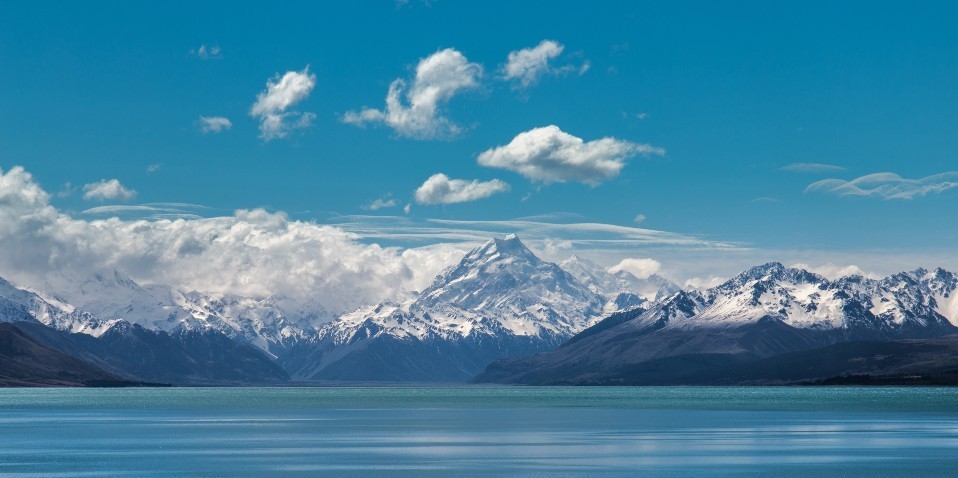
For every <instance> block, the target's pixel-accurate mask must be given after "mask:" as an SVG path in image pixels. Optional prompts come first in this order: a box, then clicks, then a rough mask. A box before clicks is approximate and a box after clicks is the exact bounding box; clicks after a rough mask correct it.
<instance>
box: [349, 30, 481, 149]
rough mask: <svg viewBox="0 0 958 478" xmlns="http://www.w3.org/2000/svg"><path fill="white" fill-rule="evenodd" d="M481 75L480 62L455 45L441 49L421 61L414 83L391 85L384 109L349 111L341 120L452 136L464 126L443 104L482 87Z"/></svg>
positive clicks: (411, 134)
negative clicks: (446, 112)
mask: <svg viewBox="0 0 958 478" xmlns="http://www.w3.org/2000/svg"><path fill="white" fill-rule="evenodd" d="M481 77H482V66H481V65H479V64H478V63H472V62H470V61H469V60H468V59H467V58H466V57H465V56H464V55H463V54H462V53H460V52H459V51H457V50H454V49H452V48H447V49H445V50H440V51H438V52H436V53H433V54H432V55H430V56H428V57H426V58H423V59H422V60H420V61H419V65H417V66H416V77H415V78H414V79H413V80H412V83H411V84H409V85H407V83H406V81H405V80H402V79H397V80H395V81H393V82H392V84H391V85H389V92H388V93H387V94H386V108H385V109H383V110H376V109H372V108H363V109H362V110H359V111H349V112H347V113H346V114H344V115H343V117H342V121H343V122H344V123H347V124H352V125H356V126H365V125H366V124H371V123H384V124H386V125H387V126H389V127H391V128H393V130H395V131H396V133H398V134H399V135H400V136H404V137H407V138H413V139H445V138H451V137H454V136H456V135H457V134H459V133H460V132H461V130H462V129H461V128H460V127H459V126H458V125H456V124H455V123H453V122H452V121H451V120H450V119H449V118H447V117H446V116H445V114H444V112H443V106H444V105H445V104H446V103H448V102H449V100H451V99H452V98H453V97H454V96H455V95H457V94H458V93H460V92H461V91H464V90H468V89H472V88H476V87H477V86H479V79H480V78H481Z"/></svg>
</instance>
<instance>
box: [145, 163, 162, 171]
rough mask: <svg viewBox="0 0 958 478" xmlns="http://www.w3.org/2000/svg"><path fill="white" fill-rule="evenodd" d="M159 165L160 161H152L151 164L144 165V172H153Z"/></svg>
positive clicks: (157, 169)
mask: <svg viewBox="0 0 958 478" xmlns="http://www.w3.org/2000/svg"><path fill="white" fill-rule="evenodd" d="M160 166H161V164H160V163H153V164H151V165H149V166H147V167H146V172H147V173H155V172H157V171H159V170H160Z"/></svg>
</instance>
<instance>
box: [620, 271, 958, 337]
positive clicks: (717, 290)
mask: <svg viewBox="0 0 958 478" xmlns="http://www.w3.org/2000/svg"><path fill="white" fill-rule="evenodd" d="M956 284H958V279H956V277H955V275H954V274H952V273H950V272H947V271H944V270H942V269H937V270H935V271H931V272H929V271H926V270H924V269H918V270H916V271H914V272H903V273H899V274H895V275H893V276H890V277H887V278H885V279H882V280H872V279H868V278H864V277H861V276H849V277H843V278H841V279H838V280H835V281H830V280H828V279H826V278H824V277H822V276H819V275H817V274H813V273H811V272H808V271H805V270H803V269H794V268H787V267H784V266H783V265H782V264H780V263H777V262H772V263H768V264H764V265H762V266H757V267H753V268H751V269H749V270H747V271H745V272H743V273H741V274H739V275H738V276H736V277H733V278H732V279H730V280H728V281H727V282H725V283H723V284H721V285H719V286H717V287H714V288H712V289H708V290H706V291H705V292H703V293H701V294H699V293H695V292H693V291H689V292H683V293H679V294H676V295H673V296H672V297H669V298H667V299H665V300H663V301H660V302H659V303H657V304H655V305H653V306H651V307H649V310H648V312H647V313H646V314H644V315H643V316H642V317H640V318H639V319H638V320H639V322H641V323H643V324H651V323H656V322H661V321H662V320H663V319H666V321H667V323H668V325H670V326H673V327H735V326H739V325H745V324H751V323H755V322H757V321H759V320H762V319H767V318H772V319H775V320H779V321H781V322H782V323H784V324H787V325H789V326H791V327H795V328H801V329H813V330H837V329H841V330H847V331H874V332H881V333H884V332H894V331H898V330H913V329H914V330H919V329H923V328H926V327H939V326H942V325H958V300H956V299H955V295H956V294H955V293H954V291H955V287H956ZM677 301H687V302H688V303H690V304H694V307H686V310H688V311H689V312H694V313H691V314H689V313H682V314H674V315H671V316H670V315H669V314H668V313H664V312H663V311H666V310H669V308H670V307H672V306H674V304H675V303H676V302H677Z"/></svg>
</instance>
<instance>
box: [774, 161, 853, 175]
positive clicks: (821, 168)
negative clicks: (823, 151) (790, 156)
mask: <svg viewBox="0 0 958 478" xmlns="http://www.w3.org/2000/svg"><path fill="white" fill-rule="evenodd" d="M778 169H779V170H781V171H788V172H791V173H835V172H839V171H844V170H845V168H843V167H841V166H835V165H834V164H823V163H792V164H787V165H785V166H782V167H781V168H778Z"/></svg>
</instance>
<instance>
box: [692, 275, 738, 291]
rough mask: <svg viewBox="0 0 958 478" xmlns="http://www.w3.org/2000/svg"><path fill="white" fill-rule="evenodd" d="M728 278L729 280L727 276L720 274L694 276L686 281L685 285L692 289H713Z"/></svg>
mask: <svg viewBox="0 0 958 478" xmlns="http://www.w3.org/2000/svg"><path fill="white" fill-rule="evenodd" d="M727 280H728V278H727V277H720V276H710V277H706V278H701V277H692V278H690V279H688V280H686V281H685V287H689V288H692V289H699V290H705V289H711V288H712V287H716V286H719V285H722V284H723V283H725V281H727Z"/></svg>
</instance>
